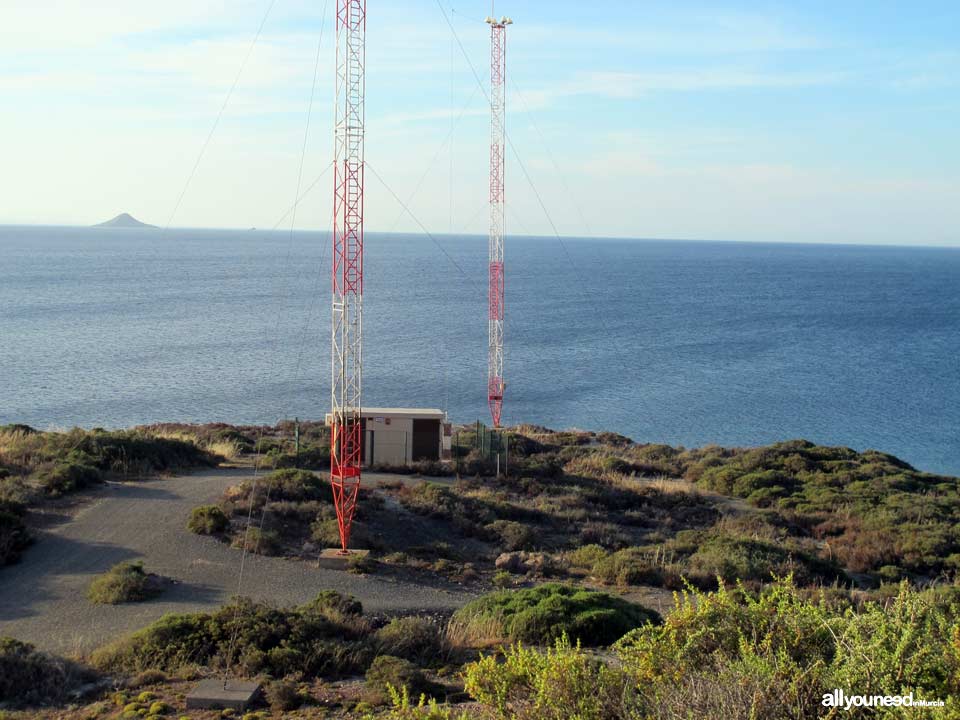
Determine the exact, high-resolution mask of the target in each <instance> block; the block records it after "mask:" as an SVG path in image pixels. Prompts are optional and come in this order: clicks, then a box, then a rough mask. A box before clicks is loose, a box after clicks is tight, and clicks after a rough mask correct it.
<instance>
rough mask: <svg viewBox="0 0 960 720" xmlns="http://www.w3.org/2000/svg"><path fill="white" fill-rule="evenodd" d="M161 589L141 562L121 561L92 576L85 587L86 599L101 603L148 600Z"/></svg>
mask: <svg viewBox="0 0 960 720" xmlns="http://www.w3.org/2000/svg"><path fill="white" fill-rule="evenodd" d="M160 591H161V588H160V585H159V582H158V580H157V578H156V577H154V576H152V575H148V574H147V572H146V571H145V570H144V569H143V563H142V562H122V563H119V564H117V565H114V566H113V567H112V568H110V570H109V571H108V572H106V573H104V574H103V575H100V576H98V577H96V578H94V580H93V582H91V583H90V585H89V587H88V588H87V599H89V600H90V602H93V603H98V604H101V605H119V604H121V603H129V602H141V601H143V600H149V599H150V598H152V597H155V596H156V595H158V594H159V593H160Z"/></svg>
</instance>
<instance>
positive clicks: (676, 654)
mask: <svg viewBox="0 0 960 720" xmlns="http://www.w3.org/2000/svg"><path fill="white" fill-rule="evenodd" d="M958 609H960V608H958V606H957V605H955V604H944V601H943V599H942V598H941V597H939V596H938V595H937V594H936V593H933V592H929V591H926V592H918V591H915V590H911V589H910V588H909V587H908V586H907V585H906V584H904V585H902V586H901V587H900V592H899V594H898V595H897V596H896V597H895V598H894V599H893V600H892V601H891V602H889V603H887V604H886V605H880V604H876V603H868V604H867V605H866V606H865V607H864V608H863V609H862V610H860V611H859V612H855V611H853V610H852V609H850V608H844V607H837V606H836V605H835V604H831V603H829V602H827V601H826V598H825V595H822V594H818V595H815V596H813V597H812V598H811V597H808V596H805V595H804V594H803V593H801V592H800V591H799V590H797V589H796V587H795V586H794V585H793V582H792V580H790V579H784V580H780V581H778V582H777V583H774V584H772V585H770V586H767V587H766V588H764V589H763V590H762V591H761V592H760V593H759V594H752V593H750V592H749V591H746V590H745V589H743V588H738V589H736V590H730V589H728V588H726V587H725V586H723V585H721V587H720V589H719V590H717V591H716V592H712V593H700V592H695V591H694V592H690V593H684V594H683V595H682V596H679V597H678V598H677V602H676V607H675V608H674V609H673V611H672V612H670V613H669V614H668V615H667V616H666V618H665V620H664V623H663V625H661V626H653V625H647V626H644V627H641V628H639V629H637V630H634V631H633V632H631V633H629V634H627V635H626V636H625V637H624V638H623V639H621V640H620V641H619V642H618V643H617V646H616V650H617V654H618V656H619V659H620V663H621V667H622V668H623V669H624V671H625V672H627V673H628V674H629V675H630V676H631V678H632V680H633V682H634V685H635V686H636V687H637V688H638V690H639V693H640V695H639V700H640V702H641V708H640V710H641V712H640V713H639V714H640V716H642V717H651V718H667V717H671V716H670V715H669V714H668V712H667V710H666V709H668V708H677V707H683V708H684V709H685V711H690V712H691V713H693V716H694V717H743V718H746V717H757V718H760V717H762V718H811V719H812V718H816V717H821V713H822V712H823V706H822V705H821V704H820V701H821V698H822V697H823V695H824V694H825V693H828V692H831V691H832V690H833V688H845V689H846V690H847V692H857V693H864V694H867V695H872V694H878V693H879V694H884V695H889V694H905V693H908V692H913V693H914V694H915V696H917V697H926V698H940V699H945V700H947V703H948V706H949V705H950V703H951V699H952V698H956V697H958V693H960V644H958V640H960V623H958V620H957V618H958ZM843 715H844V716H845V717H847V716H849V717H852V718H858V719H859V718H866V717H883V718H890V719H891V720H892V719H893V718H895V717H902V715H900V714H899V711H896V712H895V711H894V710H891V711H890V712H889V713H886V714H885V713H884V711H882V710H881V711H879V712H876V713H875V712H874V710H872V709H868V710H860V709H854V710H853V711H851V712H849V713H846V712H844V713H843Z"/></svg>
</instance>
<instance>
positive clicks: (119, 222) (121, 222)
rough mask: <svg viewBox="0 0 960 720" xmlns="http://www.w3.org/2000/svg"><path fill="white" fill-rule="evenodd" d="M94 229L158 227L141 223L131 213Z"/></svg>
mask: <svg viewBox="0 0 960 720" xmlns="http://www.w3.org/2000/svg"><path fill="white" fill-rule="evenodd" d="M94 227H116V228H155V227H156V225H148V224H147V223H143V222H140V221H139V220H137V219H136V218H135V217H133V216H132V215H131V214H130V213H120V214H119V215H117V216H116V217H115V218H113V219H112V220H107V221H106V222H103V223H100V224H99V225H94Z"/></svg>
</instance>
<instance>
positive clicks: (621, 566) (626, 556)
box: [592, 548, 663, 585]
mask: <svg viewBox="0 0 960 720" xmlns="http://www.w3.org/2000/svg"><path fill="white" fill-rule="evenodd" d="M592 573H593V575H594V576H595V577H596V578H597V579H599V580H601V581H603V582H605V583H607V584H608V585H660V584H662V582H663V573H662V572H661V570H660V568H658V567H656V566H655V565H654V564H653V562H652V560H651V557H650V553H649V552H647V551H646V550H642V549H640V548H624V549H623V550H617V552H615V553H612V554H610V555H607V556H605V557H601V558H600V559H599V560H598V561H597V562H596V563H595V564H594V566H593V568H592Z"/></svg>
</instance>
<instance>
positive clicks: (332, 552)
mask: <svg viewBox="0 0 960 720" xmlns="http://www.w3.org/2000/svg"><path fill="white" fill-rule="evenodd" d="M369 554H370V551H369V550H347V552H346V553H344V552H343V550H341V549H340V548H325V549H323V550H321V551H320V559H319V560H318V561H317V565H319V566H320V567H322V568H326V569H328V570H346V569H347V563H348V562H350V561H353V562H356V561H357V560H363V559H366V557H367V556H368V555H369Z"/></svg>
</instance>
